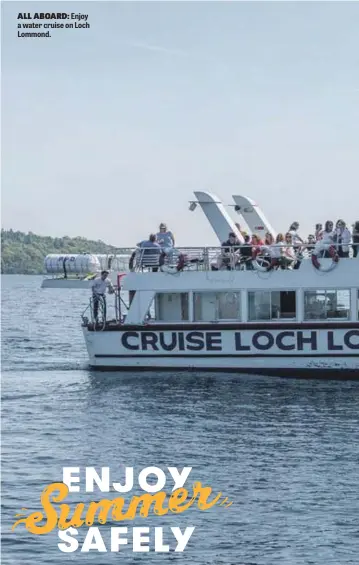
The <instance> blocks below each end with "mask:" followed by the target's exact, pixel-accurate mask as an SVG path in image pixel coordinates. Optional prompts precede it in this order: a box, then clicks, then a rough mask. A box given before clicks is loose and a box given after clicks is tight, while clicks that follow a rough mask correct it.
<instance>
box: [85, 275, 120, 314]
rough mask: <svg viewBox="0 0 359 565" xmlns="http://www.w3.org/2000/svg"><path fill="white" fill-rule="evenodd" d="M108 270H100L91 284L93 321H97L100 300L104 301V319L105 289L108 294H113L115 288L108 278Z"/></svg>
mask: <svg viewBox="0 0 359 565" xmlns="http://www.w3.org/2000/svg"><path fill="white" fill-rule="evenodd" d="M108 275H109V272H108V271H102V272H101V276H100V277H97V278H96V279H95V280H94V281H93V283H92V285H91V289H92V300H93V315H94V319H95V322H97V318H98V307H99V303H100V300H103V302H104V317H105V319H106V296H105V295H106V290H108V292H109V294H113V293H114V292H115V289H114V288H113V285H112V282H111V281H110V279H108V278H107V277H108Z"/></svg>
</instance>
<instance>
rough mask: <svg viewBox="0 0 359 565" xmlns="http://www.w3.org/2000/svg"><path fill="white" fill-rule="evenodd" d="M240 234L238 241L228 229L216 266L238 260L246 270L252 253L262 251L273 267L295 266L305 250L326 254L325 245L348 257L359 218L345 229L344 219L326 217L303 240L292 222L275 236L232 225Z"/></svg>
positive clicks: (357, 240) (356, 244)
mask: <svg viewBox="0 0 359 565" xmlns="http://www.w3.org/2000/svg"><path fill="white" fill-rule="evenodd" d="M236 227H237V229H238V231H239V232H240V233H241V235H242V237H243V239H244V243H241V242H240V241H239V240H238V238H237V236H236V234H235V233H234V232H230V233H229V236H228V239H227V241H224V242H223V243H222V254H221V255H220V256H219V257H218V260H217V268H218V269H221V268H224V267H226V268H231V267H230V266H229V264H230V263H231V266H232V265H233V261H234V264H236V263H242V264H244V266H245V267H246V268H247V269H253V264H252V261H253V259H254V258H255V257H256V255H257V254H258V253H259V252H261V255H262V256H263V255H265V254H266V253H267V254H268V255H267V258H268V260H270V261H271V263H272V265H273V266H274V267H277V268H283V269H287V268H292V269H299V267H300V263H301V257H302V255H303V253H305V252H307V253H308V254H309V255H310V254H311V253H312V252H313V251H314V249H318V254H319V255H320V256H321V257H330V254H329V251H328V248H329V247H330V246H334V247H335V248H336V250H337V253H338V255H339V257H342V258H346V257H349V254H350V249H351V247H352V249H353V256H354V257H356V256H357V255H358V250H359V221H358V222H355V224H354V225H353V226H352V231H350V230H349V229H348V227H347V226H346V223H345V222H344V220H338V221H337V222H336V224H335V226H334V222H332V221H330V220H328V221H327V222H325V224H324V227H323V224H316V226H315V231H314V235H313V234H310V235H309V236H308V237H307V238H306V239H303V238H302V237H301V236H300V235H299V228H300V226H299V223H298V222H293V223H292V224H291V225H290V227H289V230H288V231H287V232H286V233H279V234H278V235H277V236H276V238H274V237H273V235H272V234H271V233H269V232H267V233H265V235H264V238H261V237H260V236H259V235H258V234H253V235H252V236H250V235H249V234H248V233H247V232H245V231H243V230H242V229H241V226H240V225H239V224H236Z"/></svg>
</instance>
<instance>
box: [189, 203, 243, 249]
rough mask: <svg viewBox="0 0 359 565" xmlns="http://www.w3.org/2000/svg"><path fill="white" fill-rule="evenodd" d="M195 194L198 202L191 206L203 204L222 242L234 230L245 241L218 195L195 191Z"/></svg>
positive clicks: (240, 239)
mask: <svg viewBox="0 0 359 565" xmlns="http://www.w3.org/2000/svg"><path fill="white" fill-rule="evenodd" d="M194 195H195V197H196V198H197V202H194V203H192V204H191V206H192V205H193V204H197V203H198V204H199V205H200V206H201V208H202V210H203V212H204V213H205V215H206V217H207V220H208V221H209V223H210V224H211V226H212V228H213V230H214V231H215V233H216V235H217V237H218V239H219V241H220V243H222V242H223V241H226V240H227V239H228V234H229V232H234V233H235V234H236V236H237V237H238V239H239V241H240V242H241V243H244V239H243V236H242V235H241V233H240V232H239V230H238V228H237V227H236V224H235V222H234V221H233V220H232V218H231V217H230V216H229V214H227V212H226V210H225V208H224V206H223V204H222V201H221V200H220V199H219V198H218V196H216V195H215V194H211V193H209V192H195V193H194ZM191 209H192V208H191Z"/></svg>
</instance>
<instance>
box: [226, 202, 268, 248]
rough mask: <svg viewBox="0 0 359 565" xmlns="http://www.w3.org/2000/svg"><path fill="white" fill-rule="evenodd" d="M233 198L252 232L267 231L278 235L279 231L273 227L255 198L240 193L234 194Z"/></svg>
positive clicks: (259, 233) (260, 233) (261, 233)
mask: <svg viewBox="0 0 359 565" xmlns="http://www.w3.org/2000/svg"><path fill="white" fill-rule="evenodd" d="M232 198H233V200H234V202H235V203H236V206H235V210H236V212H238V213H239V214H241V216H242V217H243V219H244V221H245V222H246V224H247V226H248V227H249V229H250V230H251V232H252V233H257V234H258V235H264V234H265V233H266V232H269V233H271V234H272V235H273V237H274V238H275V237H276V236H277V232H276V231H275V230H274V229H273V227H272V226H271V224H270V223H269V222H268V220H267V218H266V217H265V215H264V214H263V212H262V210H261V208H259V206H258V204H256V203H255V202H254V200H252V199H251V198H248V197H247V196H240V195H233V196H232Z"/></svg>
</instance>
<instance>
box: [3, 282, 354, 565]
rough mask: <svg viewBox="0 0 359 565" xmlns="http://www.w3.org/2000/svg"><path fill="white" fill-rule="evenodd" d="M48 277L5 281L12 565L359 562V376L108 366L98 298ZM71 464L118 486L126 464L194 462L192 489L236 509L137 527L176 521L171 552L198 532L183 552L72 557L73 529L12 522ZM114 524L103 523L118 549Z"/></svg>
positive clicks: (6, 563)
mask: <svg viewBox="0 0 359 565" xmlns="http://www.w3.org/2000/svg"><path fill="white" fill-rule="evenodd" d="M40 284H41V277H32V276H28V277H26V276H3V277H2V343H3V345H2V465H3V468H2V505H3V506H2V534H3V539H2V563H3V565H10V564H11V565H20V564H21V565H30V564H31V565H33V564H34V563H36V564H37V565H44V564H51V565H58V564H62V563H67V562H71V563H72V562H74V563H78V564H80V565H82V564H87V563H93V564H96V565H105V564H107V563H121V564H135V563H140V562H146V563H148V562H150V563H154V564H162V563H168V562H171V563H177V562H179V563H186V564H191V565H221V564H228V565H309V564H312V565H331V564H332V565H349V564H352V565H357V564H358V562H359V557H358V556H359V496H358V495H359V431H358V430H359V428H358V406H359V403H358V396H359V383H358V382H345V381H343V382H338V381H327V382H322V381H319V380H311V381H307V380H296V379H295V380H292V379H290V380H289V379H288V380H286V379H277V378H273V377H272V378H266V377H256V376H253V375H252V376H249V375H238V376H237V375H233V374H217V373H216V374H210V373H208V374H203V373H198V374H197V373H180V372H173V373H168V374H165V373H160V374H158V375H157V374H156V373H155V372H153V373H148V374H144V373H139V374H136V373H133V374H129V373H124V374H121V373H108V374H107V373H96V372H94V371H91V370H89V369H88V367H87V353H86V349H85V344H84V342H83V337H82V332H81V327H80V314H81V313H82V311H83V309H84V308H85V307H86V304H87V300H88V296H87V291H80V290H68V291H65V290H62V291H61V290H41V289H40ZM64 466H76V467H78V466H79V467H85V466H94V467H96V468H100V467H101V466H110V467H111V471H112V475H113V476H112V478H113V481H123V480H124V468H125V467H126V466H127V467H134V468H135V470H137V471H139V470H141V469H142V468H144V467H146V466H158V467H161V468H166V467H167V466H174V467H179V468H181V469H182V467H184V466H191V467H192V468H193V469H192V472H191V475H190V479H191V480H192V482H193V481H194V480H197V481H201V482H202V483H203V484H206V485H210V486H211V487H212V488H213V490H214V493H217V492H219V491H222V492H223V493H224V494H225V495H226V496H228V498H229V499H230V500H231V501H233V504H232V506H231V507H230V508H228V509H225V508H224V507H221V506H215V507H214V508H212V509H211V510H207V511H206V512H201V511H199V510H198V509H195V508H194V507H192V508H190V509H189V510H188V511H187V512H184V513H183V514H180V515H178V516H174V515H173V514H172V515H170V516H164V517H162V518H160V517H154V516H152V517H151V518H148V519H144V518H139V519H136V520H135V522H134V523H132V522H128V523H126V525H127V526H128V527H129V532H130V528H131V527H132V526H133V525H135V526H138V525H140V526H149V527H150V528H151V532H152V531H153V530H152V529H153V528H154V527H155V526H156V527H158V526H163V528H164V536H165V538H166V536H167V539H165V541H166V542H167V543H169V544H170V547H171V549H173V548H174V547H175V544H174V542H173V541H172V540H174V538H173V536H172V535H170V534H169V533H168V532H169V527H170V526H179V527H181V528H182V529H184V528H185V527H186V526H195V530H194V533H193V535H192V537H191V539H190V541H189V544H188V546H187V547H186V549H185V550H184V552H183V553H175V552H173V551H170V552H169V553H167V554H166V553H155V552H153V551H152V550H151V551H150V552H149V553H132V548H131V546H121V550H120V552H119V553H111V552H108V553H98V552H97V551H90V552H89V553H82V552H80V547H81V546H80V547H79V550H78V551H76V552H74V553H62V552H60V551H59V549H58V547H57V543H58V542H59V541H60V540H59V539H58V537H57V533H55V532H52V533H50V534H48V535H42V536H33V535H30V534H29V533H28V532H27V531H26V530H25V528H24V526H23V525H20V526H19V527H18V528H17V529H16V530H15V532H11V526H12V524H13V523H14V521H15V514H16V513H17V512H19V511H20V510H21V508H23V507H26V508H28V509H29V510H31V511H33V510H36V509H39V508H40V503H39V498H40V493H41V491H42V490H43V488H44V487H45V486H46V485H48V484H49V483H51V482H59V481H60V482H61V481H62V467H64ZM191 480H189V484H191ZM171 488H172V487H169V488H168V490H169V492H170V490H171ZM71 496H72V498H71V500H72V501H73V502H81V501H85V500H89V499H91V495H83V494H82V493H78V494H76V495H71ZM86 497H87V498H86ZM88 497H90V498H88ZM101 497H106V495H105V494H103V495H102V496H99V493H96V495H95V494H93V495H92V499H93V500H99V498H101ZM111 525H112V526H115V525H121V524H115V523H112V524H107V525H106V526H100V530H101V533H102V534H103V539H104V541H105V543H106V547H107V549H110V546H109V530H110V526H111ZM82 530H83V529H81V528H80V529H79V539H80V541H82V540H83V537H84V533H85V532H84V533H82ZM152 535H153V534H152V533H150V537H151V536H152ZM81 536H82V537H81Z"/></svg>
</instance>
